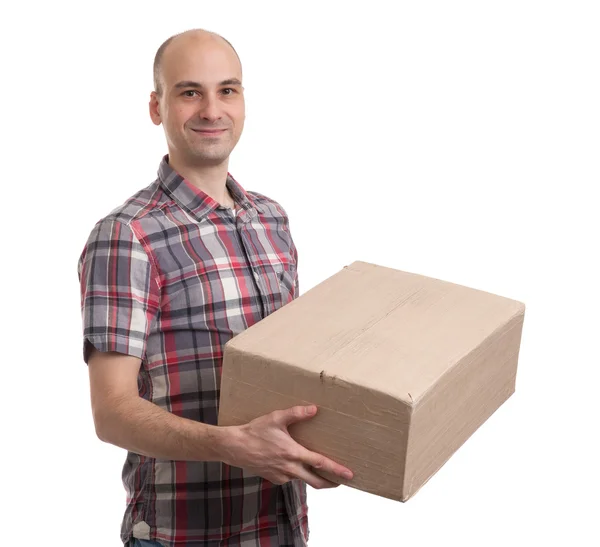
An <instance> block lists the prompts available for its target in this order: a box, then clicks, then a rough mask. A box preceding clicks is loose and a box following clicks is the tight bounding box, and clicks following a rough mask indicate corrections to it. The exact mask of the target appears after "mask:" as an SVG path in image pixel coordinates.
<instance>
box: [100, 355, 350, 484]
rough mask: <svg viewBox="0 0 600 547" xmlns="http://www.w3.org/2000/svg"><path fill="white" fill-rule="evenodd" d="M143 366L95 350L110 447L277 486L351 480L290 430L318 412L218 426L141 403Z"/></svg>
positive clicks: (103, 432)
mask: <svg viewBox="0 0 600 547" xmlns="http://www.w3.org/2000/svg"><path fill="white" fill-rule="evenodd" d="M140 365H141V360H140V359H139V358H137V357H133V356H129V355H124V354H121V353H116V352H100V351H97V350H92V353H91V355H90V357H89V361H88V366H89V375H90V393H91V402H92V413H93V417H94V424H95V427H96V433H97V435H98V437H99V438H100V439H101V440H103V441H104V442H107V443H110V444H114V445H116V446H119V447H121V448H124V449H126V450H129V451H131V452H134V453H137V454H142V455H145V456H149V457H152V458H159V459H166V460H187V461H223V462H225V463H227V464H229V465H233V466H236V467H242V468H244V469H246V470H248V471H250V472H252V473H254V474H256V475H258V476H261V477H263V478H265V479H267V480H270V481H271V482H273V483H275V484H283V483H285V482H287V481H289V480H292V479H302V480H304V481H305V482H307V483H308V484H310V485H311V486H313V487H314V488H327V487H332V486H336V485H335V484H333V483H331V482H329V481H327V480H326V479H324V478H322V477H321V476H319V475H317V474H316V473H314V472H313V471H312V470H311V468H314V469H319V470H323V471H327V472H329V473H332V474H334V475H337V476H339V477H340V481H344V480H348V479H349V478H351V475H350V476H345V475H344V473H345V472H349V470H348V469H347V468H345V467H343V466H341V465H339V464H337V463H335V462H333V461H332V460H330V459H328V458H326V457H325V456H322V455H320V454H316V453H314V452H311V451H309V450H307V449H306V448H304V447H303V446H301V445H300V444H298V443H297V442H296V441H294V439H293V438H292V437H291V436H290V435H289V433H288V431H287V427H288V426H289V425H291V424H292V423H295V422H299V421H302V420H307V419H310V418H312V416H313V415H314V413H315V412H316V408H315V407H302V406H298V407H293V408H290V409H287V410H280V411H275V412H272V413H270V414H267V415H265V416H261V417H260V418H257V419H256V420H253V421H252V422H250V423H248V424H245V425H243V426H230V427H218V426H212V425H209V424H204V423H201V422H197V421H194V420H189V419H187V418H182V417H179V416H176V415H174V414H172V413H170V412H168V411H166V410H164V409H162V408H160V407H158V406H157V405H155V404H154V403H151V402H149V401H146V400H145V399H143V398H141V397H140V396H139V394H138V388H137V377H138V372H139V369H140ZM307 409H308V410H309V412H307ZM310 410H312V412H310Z"/></svg>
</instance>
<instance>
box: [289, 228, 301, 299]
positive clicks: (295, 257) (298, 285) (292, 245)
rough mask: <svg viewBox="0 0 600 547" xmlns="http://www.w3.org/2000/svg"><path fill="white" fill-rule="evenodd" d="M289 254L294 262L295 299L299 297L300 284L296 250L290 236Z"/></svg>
mask: <svg viewBox="0 0 600 547" xmlns="http://www.w3.org/2000/svg"><path fill="white" fill-rule="evenodd" d="M290 241H291V244H290V253H291V255H292V258H293V260H294V271H295V272H296V274H295V276H294V287H295V290H294V294H295V295H296V296H295V298H298V297H299V296H300V284H299V281H298V249H296V245H295V244H294V240H293V239H291V235H290Z"/></svg>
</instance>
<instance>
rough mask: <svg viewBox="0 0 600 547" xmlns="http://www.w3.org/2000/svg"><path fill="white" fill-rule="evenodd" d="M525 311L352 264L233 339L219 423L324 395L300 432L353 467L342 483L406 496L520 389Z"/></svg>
mask: <svg viewBox="0 0 600 547" xmlns="http://www.w3.org/2000/svg"><path fill="white" fill-rule="evenodd" d="M524 314H525V305H524V304H523V303H521V302H517V301H515V300H511V299H508V298H505V297H502V296H498V295H495V294H491V293H487V292H484V291H481V290H476V289H472V288H468V287H465V286H462V285H457V284H454V283H450V282H447V281H442V280H439V279H434V278H430V277H425V276H422V275H418V274H414V273H409V272H403V271H400V270H396V269H392V268H387V267H383V266H378V265H375V264H370V263H367V262H362V261H357V262H354V263H352V264H351V265H349V266H346V267H345V268H343V269H342V270H341V271H340V272H338V273H336V274H335V275H333V276H331V277H329V278H328V279H326V280H325V281H323V282H322V283H320V284H319V285H317V286H315V287H313V288H312V289H311V290H309V291H307V292H306V293H305V294H303V295H302V296H300V297H299V298H297V299H296V300H294V301H292V302H290V303H289V304H287V305H285V306H284V307H282V308H280V309H279V310H277V311H276V312H274V313H272V314H271V315H269V316H268V317H266V318H265V319H263V320H262V321H260V322H259V323H257V324H255V325H253V326H252V327H250V328H249V329H247V330H246V331H244V332H242V333H240V334H239V335H237V336H235V337H234V338H233V339H231V340H230V341H229V342H228V343H227V344H226V346H225V353H224V360H223V369H222V381H221V399H220V409H219V425H240V424H243V423H247V422H249V421H250V420H252V419H254V418H256V417H258V416H261V415H263V414H266V413H268V412H271V411H273V410H277V409H285V408H289V407H291V406H294V405H297V404H316V405H317V406H318V407H319V412H318V413H317V415H316V416H315V417H314V418H313V419H311V420H310V421H308V422H305V423H301V424H295V425H293V426H291V427H290V434H291V435H292V436H293V437H294V439H296V440H297V441H298V442H299V443H301V444H303V445H304V446H306V447H307V448H309V449H311V450H314V451H315V452H319V453H321V454H324V455H326V456H328V457H330V458H332V459H334V460H336V461H338V462H340V463H342V464H344V465H346V466H348V467H349V468H350V469H352V470H353V471H354V478H353V479H352V480H351V481H347V482H344V484H347V485H348V486H351V487H354V488H358V489H360V490H364V491H366V492H371V493H373V494H376V495H380V496H384V497H386V498H391V499H395V500H399V501H406V500H407V499H409V498H410V497H411V496H413V495H414V494H415V493H416V492H417V491H418V490H419V489H420V488H421V487H422V486H423V485H424V484H425V483H426V482H427V481H428V480H429V479H430V478H431V477H432V476H433V475H434V474H435V473H436V471H437V470H438V469H440V467H441V466H442V465H443V464H444V463H445V462H446V461H447V460H448V458H450V456H451V455H452V454H453V453H454V452H455V451H456V450H457V449H458V448H459V447H460V446H461V445H462V444H463V443H464V442H465V441H466V440H467V439H468V438H469V437H470V436H471V435H472V434H473V432H474V431H475V430H477V428H479V426H481V424H483V423H484V422H485V421H486V420H487V419H488V418H489V416H491V414H492V413H493V412H495V410H496V409H498V407H499V406H500V405H502V403H503V402H504V401H506V399H507V398H508V397H510V396H511V395H512V393H514V390H515V379H516V373H517V362H518V355H519V349H520V343H521V334H522V327H523V321H524ZM323 475H324V476H325V477H327V478H328V479H330V480H334V481H335V482H340V481H339V479H335V478H334V477H331V476H328V475H327V474H326V473H324V474H323Z"/></svg>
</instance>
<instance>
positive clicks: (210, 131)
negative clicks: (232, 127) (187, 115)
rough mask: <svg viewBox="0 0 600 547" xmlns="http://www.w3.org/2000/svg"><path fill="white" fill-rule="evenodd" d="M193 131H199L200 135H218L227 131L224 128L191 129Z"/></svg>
mask: <svg viewBox="0 0 600 547" xmlns="http://www.w3.org/2000/svg"><path fill="white" fill-rule="evenodd" d="M192 131H193V132H194V133H200V135H220V134H221V133H224V132H225V131H227V130H226V129H192Z"/></svg>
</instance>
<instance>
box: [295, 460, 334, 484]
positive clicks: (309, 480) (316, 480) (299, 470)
mask: <svg viewBox="0 0 600 547" xmlns="http://www.w3.org/2000/svg"><path fill="white" fill-rule="evenodd" d="M293 473H294V475H295V476H296V477H297V478H298V479H301V480H303V481H304V482H305V483H306V484H309V485H310V486H312V487H313V488H316V489H317V490H321V489H324V488H337V487H338V486H339V484H337V483H335V482H331V481H328V480H327V479H325V478H323V477H320V476H319V475H317V474H316V473H313V472H312V471H311V470H310V469H308V468H306V467H305V466H303V465H300V464H299V465H298V466H297V467H296V468H294V472H293Z"/></svg>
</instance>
